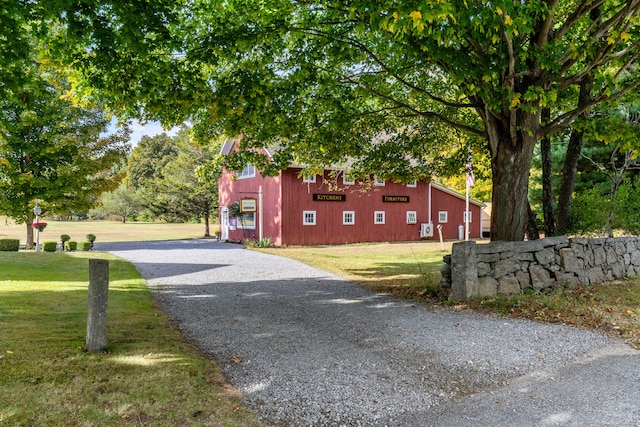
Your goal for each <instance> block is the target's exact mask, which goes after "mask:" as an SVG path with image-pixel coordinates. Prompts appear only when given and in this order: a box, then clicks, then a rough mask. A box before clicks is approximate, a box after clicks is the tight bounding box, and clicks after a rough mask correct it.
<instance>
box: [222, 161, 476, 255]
mask: <svg viewBox="0 0 640 427" xmlns="http://www.w3.org/2000/svg"><path fill="white" fill-rule="evenodd" d="M300 171H301V169H300V168H289V169H287V170H285V171H282V172H280V175H279V176H277V177H275V178H263V177H261V176H260V174H259V173H258V172H256V176H255V177H253V178H244V179H238V180H235V181H234V180H232V179H231V178H232V177H233V175H234V174H229V173H228V172H226V171H225V172H224V173H223V174H222V177H221V178H220V185H219V206H221V207H224V206H230V205H231V204H233V203H235V202H238V201H239V200H240V199H241V198H243V197H253V198H256V199H258V191H259V188H260V186H262V200H263V201H262V207H263V208H262V212H257V213H256V229H255V230H254V229H236V230H229V239H231V240H240V241H241V240H244V239H253V238H258V237H259V236H260V231H259V224H260V220H259V215H263V225H264V227H263V233H262V235H263V237H269V238H271V239H272V240H273V242H274V244H275V245H277V246H281V245H321V244H344V243H357V242H386V241H408V240H419V239H420V224H422V223H429V222H432V224H433V227H434V235H433V237H431V239H438V232H437V229H436V228H435V227H436V226H437V225H438V224H440V222H439V212H440V211H443V212H445V211H446V212H447V222H446V223H442V224H441V225H442V234H443V237H444V238H445V239H457V238H458V227H459V226H460V225H463V224H464V223H463V212H464V210H465V199H464V197H463V196H461V195H459V194H457V193H453V192H451V191H449V190H447V189H445V188H443V187H440V186H438V185H435V184H432V185H430V184H429V183H426V182H422V181H418V182H417V186H416V187H408V186H406V185H404V184H397V183H393V182H386V183H385V185H384V186H375V185H373V186H371V187H370V188H369V189H368V190H367V191H364V192H363V191H362V189H363V187H362V185H361V183H360V181H357V182H356V183H355V185H344V184H343V183H342V179H341V178H339V179H338V180H337V181H335V180H333V179H332V178H331V177H330V176H329V172H325V176H324V178H325V179H326V180H327V181H330V182H332V185H329V184H327V182H325V180H324V179H323V177H321V176H317V177H316V182H315V183H305V182H303V180H302V178H301V177H300V176H299V175H298V174H299V173H300ZM314 194H320V195H332V196H336V195H337V196H339V198H342V199H343V200H342V201H326V200H314ZM384 196H392V197H396V198H397V199H396V201H395V202H385V201H383V197H384ZM402 198H407V199H408V201H407V202H399V201H397V200H402ZM407 199H405V200H407ZM430 203H431V207H430V206H429V204H430ZM469 209H470V211H471V212H472V222H471V224H470V235H469V237H471V238H478V237H480V236H481V207H480V206H478V203H477V202H472V203H470V205H469ZM305 211H315V215H316V224H315V225H304V223H303V212H305ZM345 211H352V212H354V214H355V224H353V225H345V224H343V213H344V212H345ZM376 211H381V212H384V216H385V218H384V224H376V223H375V221H374V212H376ZM407 211H413V212H415V213H416V223H414V224H407Z"/></svg>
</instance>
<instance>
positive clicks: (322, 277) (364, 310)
mask: <svg viewBox="0 0 640 427" xmlns="http://www.w3.org/2000/svg"><path fill="white" fill-rule="evenodd" d="M96 250H101V251H109V252H112V253H114V254H116V255H119V256H121V257H123V258H126V259H128V260H130V261H131V262H133V263H134V264H135V265H136V267H137V269H138V271H140V273H141V274H142V276H143V277H145V278H146V279H147V283H148V285H149V286H150V287H151V289H152V290H153V293H154V296H155V297H156V298H157V300H158V301H159V302H160V304H161V306H162V308H163V309H164V310H165V312H166V313H167V314H168V315H169V316H170V317H171V318H172V319H173V320H174V321H175V322H176V324H177V325H178V326H179V327H180V329H181V331H182V333H183V334H184V336H185V337H186V338H187V339H188V340H190V341H191V342H193V343H194V344H195V345H196V346H197V347H199V348H200V349H201V350H202V351H203V352H205V353H206V354H207V355H209V356H210V357H212V358H214V359H215V360H216V361H217V362H218V363H219V364H220V366H221V368H222V370H223V372H224V374H225V375H226V377H227V379H228V381H229V382H230V383H231V384H233V385H234V386H236V387H238V388H239V389H240V390H241V391H242V392H243V393H244V398H245V401H246V403H247V405H248V406H249V407H251V408H252V409H253V410H254V411H255V412H256V414H257V416H258V418H259V419H260V420H261V421H263V422H264V423H266V424H269V425H278V426H302V425H313V426H337V425H348V426H361V425H362V426H369V425H407V424H406V420H408V419H412V416H411V414H413V413H417V412H420V413H424V411H425V409H428V408H430V407H434V406H435V405H438V404H440V403H443V402H444V401H448V400H450V399H452V398H454V397H457V396H461V395H467V394H470V393H475V392H478V391H482V390H488V389H495V388H497V387H500V386H503V385H505V384H507V383H508V382H509V381H510V380H513V379H514V378H517V377H521V376H523V375H525V374H532V373H535V372H536V371H550V370H554V369H558V368H560V367H562V366H565V365H568V364H573V363H575V362H576V361H578V360H580V359H583V358H585V357H586V356H588V355H589V354H591V353H593V352H594V351H596V350H597V349H601V348H604V347H606V346H609V345H611V341H610V340H609V339H608V338H606V337H604V336H603V335H601V334H597V333H590V332H587V331H583V330H579V329H575V328H572V327H568V326H562V325H552V324H545V323H537V322H531V321H526V320H514V319H507V318H502V317H496V316H487V315H482V314H477V313H473V312H466V311H462V312H457V311H454V310H450V309H444V308H433V307H427V306H420V305H414V304H412V303H410V302H407V301H404V300H401V299H397V298H393V297H390V296H387V295H384V294H376V293H372V292H369V291H366V290H363V289H362V288H360V287H359V286H357V285H355V284H353V283H350V282H348V281H345V280H343V279H341V278H339V277H336V276H334V275H332V274H330V273H327V272H325V271H322V270H319V269H315V268H312V267H309V266H307V265H304V264H302V263H300V262H297V261H293V260H290V259H286V258H281V257H277V256H272V255H265V254H261V253H257V252H253V251H248V250H244V249H242V248H241V247H239V246H237V245H232V244H224V243H218V242H215V241H212V240H189V241H172V242H144V243H101V244H99V243H96ZM400 420H404V421H400ZM422 422H424V420H422ZM415 425H424V423H422V424H419V423H418V422H416V424H415Z"/></svg>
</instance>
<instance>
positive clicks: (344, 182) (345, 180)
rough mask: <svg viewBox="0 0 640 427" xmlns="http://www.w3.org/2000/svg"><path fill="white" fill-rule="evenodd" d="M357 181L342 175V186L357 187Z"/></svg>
mask: <svg viewBox="0 0 640 427" xmlns="http://www.w3.org/2000/svg"><path fill="white" fill-rule="evenodd" d="M355 184H356V180H355V179H351V178H349V177H347V176H346V175H342V185H355Z"/></svg>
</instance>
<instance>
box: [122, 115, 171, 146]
mask: <svg viewBox="0 0 640 427" xmlns="http://www.w3.org/2000/svg"><path fill="white" fill-rule="evenodd" d="M131 130H132V133H131V144H132V145H136V144H138V142H140V139H141V138H142V137H143V136H155V135H159V134H161V133H162V132H166V133H167V135H170V136H173V135H175V134H176V133H178V130H179V128H177V127H175V128H173V129H169V130H166V131H165V130H164V129H163V128H162V125H161V124H160V123H158V122H149V123H147V124H145V125H144V126H143V125H142V124H140V122H138V121H137V120H136V121H134V122H133V123H132V125H131Z"/></svg>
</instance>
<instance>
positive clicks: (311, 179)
mask: <svg viewBox="0 0 640 427" xmlns="http://www.w3.org/2000/svg"><path fill="white" fill-rule="evenodd" d="M302 182H307V183H314V182H316V176H315V175H308V176H307V175H302Z"/></svg>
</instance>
